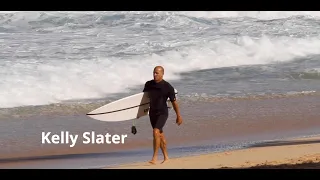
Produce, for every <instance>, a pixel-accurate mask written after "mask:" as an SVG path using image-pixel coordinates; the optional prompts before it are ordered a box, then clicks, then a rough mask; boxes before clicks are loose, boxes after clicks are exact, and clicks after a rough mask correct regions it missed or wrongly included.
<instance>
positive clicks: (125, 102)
mask: <svg viewBox="0 0 320 180" xmlns="http://www.w3.org/2000/svg"><path fill="white" fill-rule="evenodd" d="M175 94H178V91H177V90H176V89H175ZM149 103H150V100H149V98H148V94H147V93H144V92H141V93H138V94H134V95H131V96H128V97H125V98H122V99H119V100H116V101H113V102H111V103H108V104H106V105H104V106H101V107H99V108H97V109H95V110H93V111H91V112H89V113H87V114H86V115H87V116H89V117H90V118H92V119H95V120H99V121H108V122H118V121H127V120H132V119H138V118H140V117H143V116H145V115H148V114H149ZM167 107H168V108H169V109H171V108H172V103H171V102H170V100H169V99H168V100H167Z"/></svg>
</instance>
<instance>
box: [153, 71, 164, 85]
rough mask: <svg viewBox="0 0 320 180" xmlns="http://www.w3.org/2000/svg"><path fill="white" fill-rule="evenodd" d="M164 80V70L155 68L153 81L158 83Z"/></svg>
mask: <svg viewBox="0 0 320 180" xmlns="http://www.w3.org/2000/svg"><path fill="white" fill-rule="evenodd" d="M162 78H163V71H162V69H161V68H155V69H154V70H153V79H154V80H155V81H157V82H158V81H161V80H162Z"/></svg>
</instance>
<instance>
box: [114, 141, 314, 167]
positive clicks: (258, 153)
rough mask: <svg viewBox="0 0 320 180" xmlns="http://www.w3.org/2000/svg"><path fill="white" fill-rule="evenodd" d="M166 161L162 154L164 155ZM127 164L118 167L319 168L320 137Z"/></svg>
mask: <svg viewBox="0 0 320 180" xmlns="http://www.w3.org/2000/svg"><path fill="white" fill-rule="evenodd" d="M161 160H162V157H161ZM161 160H159V162H158V164H156V165H151V164H149V163H147V162H141V163H133V164H125V165H120V166H117V167H111V168H109V169H112V168H116V169H217V168H317V169H320V136H318V137H312V138H304V139H291V140H287V141H273V142H265V143H261V144H257V145H255V146H254V147H250V148H248V149H241V150H234V151H228V152H219V153H212V154H206V155H198V156H189V157H181V158H172V159H170V161H169V162H167V163H165V164H160V163H161Z"/></svg>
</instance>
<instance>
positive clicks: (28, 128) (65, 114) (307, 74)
mask: <svg viewBox="0 0 320 180" xmlns="http://www.w3.org/2000/svg"><path fill="white" fill-rule="evenodd" d="M0 47H1V51H0V77H1V78H0V133H1V135H2V136H1V138H0V146H1V150H0V154H2V157H1V158H12V157H20V156H22V155H23V156H24V157H31V159H32V157H33V156H45V157H46V158H48V156H54V155H56V154H60V155H62V156H63V157H62V158H60V159H59V158H58V159H59V160H58V161H59V163H60V165H61V164H65V163H66V159H67V158H64V156H69V155H70V154H84V156H86V155H90V153H93V156H94V158H97V159H99V158H100V157H99V155H97V154H95V153H97V152H100V153H103V154H104V153H105V152H111V151H113V150H115V149H117V150H119V149H123V150H131V149H137V148H138V150H137V152H138V153H142V154H143V155H139V156H136V155H134V154H133V155H132V156H130V158H131V160H132V158H133V159H134V158H136V159H135V160H138V159H139V158H142V157H143V158H146V159H147V158H149V155H150V156H151V153H152V152H151V150H150V148H151V146H149V145H150V142H151V141H152V136H151V134H152V132H151V129H150V124H149V122H148V121H147V118H145V119H144V120H141V121H139V122H137V128H138V134H136V135H132V134H130V128H131V125H132V122H130V121H125V122H121V123H117V124H112V123H111V124H110V123H105V122H101V121H95V120H92V119H90V118H88V117H87V116H85V113H88V112H90V111H91V110H93V109H94V108H97V107H99V106H101V105H103V104H105V103H107V102H110V101H113V100H116V99H119V98H122V97H124V96H127V95H132V94H134V93H137V92H141V91H142V88H143V85H144V83H145V82H146V81H147V80H150V79H152V71H153V68H154V66H156V65H162V66H163V67H164V68H165V76H164V78H165V79H166V80H167V81H169V82H170V83H171V84H172V85H173V86H174V87H175V88H176V89H177V90H178V91H179V94H178V99H179V101H180V103H181V106H180V107H181V112H182V114H183V118H184V124H183V126H181V127H177V126H176V125H175V116H174V114H173V115H170V118H169V120H168V123H167V127H166V130H165V131H166V136H167V137H168V139H169V140H168V141H169V143H170V145H169V151H170V152H172V153H173V154H174V155H181V154H183V153H184V152H188V153H189V151H190V152H191V151H192V152H193V153H196V152H197V151H201V152H202V149H204V150H203V151H205V152H207V151H216V150H217V149H219V150H222V149H223V148H225V146H226V144H232V143H236V144H237V143H248V142H249V143H250V142H256V141H264V140H272V139H278V138H286V137H293V136H306V135H310V134H319V133H320V131H319V128H318V127H319V121H318V117H319V113H320V112H319V111H318V110H317V109H318V107H319V105H320V99H319V95H320V93H319V89H320V83H319V82H320V12H316V11H312V12H303V11H302V12H294V11H290V12H276V11H272V12H231V11H228V12H219V11H218V12H1V13H0ZM172 113H173V112H172ZM42 131H50V132H60V131H72V132H75V133H79V134H81V133H83V132H85V131H97V132H101V133H105V132H106V131H108V132H111V133H113V132H114V133H128V135H129V137H128V139H129V141H128V143H127V144H126V145H125V146H123V147H120V146H119V147H118V146H117V147H116V146H114V147H112V148H111V146H108V147H107V146H104V145H102V146H85V145H83V146H82V145H80V146H77V147H76V148H73V149H72V148H69V147H65V146H63V145H61V146H54V145H53V146H50V145H49V146H47V145H42V144H41V143H40V141H41V139H40V138H41V132H42ZM220 142H221V144H219V143H220ZM217 144H218V145H217ZM188 146H189V147H188ZM195 146H196V147H195ZM211 146H212V147H211ZM218 146H219V147H218ZM220 146H221V147H220ZM179 147H181V148H179ZM204 147H210V148H204ZM139 148H142V149H143V148H146V149H147V150H145V151H139ZM197 148H198V150H194V149H197ZM199 148H200V149H199ZM117 150H115V151H117ZM128 156H129V155H128ZM108 157H109V156H108ZM51 158H52V157H51ZM112 158H115V159H111V160H110V159H108V158H106V159H99V163H100V164H103V165H106V164H108V163H109V164H110V163H111V162H112V163H119V162H120V160H119V156H114V157H113V156H112ZM117 158H118V159H117ZM130 158H127V156H126V158H125V159H121V158H120V159H121V162H124V161H128V159H130ZM137 158H138V159H137ZM61 159H62V160H61ZM0 160H1V159H0ZM78 160H79V159H77V158H76V160H75V161H70V162H69V164H68V165H67V164H65V166H68V167H71V166H70V164H75V163H74V162H76V161H77V163H78ZM80 161H81V163H80ZM34 163H36V165H34V166H36V167H46V166H45V164H46V163H47V160H45V162H43V163H42V162H38V161H37V160H35V161H34ZM37 163H40V164H37ZM88 163H89V164H88ZM96 163H98V162H96V161H92V162H88V161H87V160H86V159H82V160H81V158H80V160H79V164H81V167H93V166H98V165H95V164H96ZM99 163H98V164H99ZM112 163H111V164H112ZM47 165H48V164H47ZM51 165H52V167H59V165H57V164H54V163H53V164H51ZM51 165H50V166H51ZM14 166H16V165H14ZM17 166H18V165H17ZM17 166H16V167H17ZM21 166H23V167H33V165H32V163H31V164H29V163H25V164H21ZM48 166H49V165H48ZM99 166H100V165H99ZM2 167H9V165H8V164H3V165H2Z"/></svg>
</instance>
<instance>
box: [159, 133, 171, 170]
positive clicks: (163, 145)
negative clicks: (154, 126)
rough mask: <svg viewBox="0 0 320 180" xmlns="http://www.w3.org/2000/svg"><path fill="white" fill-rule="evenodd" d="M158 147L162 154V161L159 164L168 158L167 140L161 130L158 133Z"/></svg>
mask: <svg viewBox="0 0 320 180" xmlns="http://www.w3.org/2000/svg"><path fill="white" fill-rule="evenodd" d="M160 148H161V151H162V154H163V161H162V163H161V164H163V163H165V162H167V161H168V160H169V156H168V151H167V141H166V138H165V136H164V133H163V132H162V133H160Z"/></svg>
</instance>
